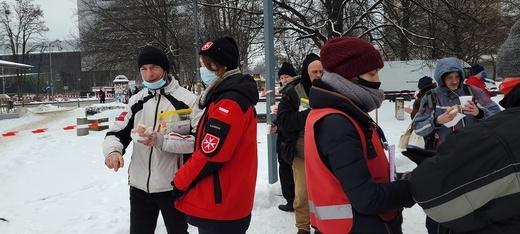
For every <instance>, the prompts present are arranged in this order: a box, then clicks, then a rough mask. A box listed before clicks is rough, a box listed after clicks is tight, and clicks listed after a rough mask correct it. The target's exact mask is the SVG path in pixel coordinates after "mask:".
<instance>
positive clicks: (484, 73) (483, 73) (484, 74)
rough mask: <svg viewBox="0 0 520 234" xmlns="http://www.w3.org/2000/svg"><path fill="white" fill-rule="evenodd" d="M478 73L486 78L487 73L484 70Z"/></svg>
mask: <svg viewBox="0 0 520 234" xmlns="http://www.w3.org/2000/svg"><path fill="white" fill-rule="evenodd" d="M480 75H482V79H486V78H487V73H486V72H484V71H483V72H482V74H480Z"/></svg>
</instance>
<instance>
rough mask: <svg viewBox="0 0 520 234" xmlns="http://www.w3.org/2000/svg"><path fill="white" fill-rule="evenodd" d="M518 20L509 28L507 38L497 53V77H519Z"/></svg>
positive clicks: (519, 26) (519, 30) (519, 21)
mask: <svg viewBox="0 0 520 234" xmlns="http://www.w3.org/2000/svg"><path fill="white" fill-rule="evenodd" d="M519 55H520V20H518V21H516V23H515V25H513V27H511V30H510V31H509V36H507V39H506V41H505V42H504V44H502V47H500V49H499V50H498V53H497V75H498V76H500V77H502V78H504V77H520V56H519Z"/></svg>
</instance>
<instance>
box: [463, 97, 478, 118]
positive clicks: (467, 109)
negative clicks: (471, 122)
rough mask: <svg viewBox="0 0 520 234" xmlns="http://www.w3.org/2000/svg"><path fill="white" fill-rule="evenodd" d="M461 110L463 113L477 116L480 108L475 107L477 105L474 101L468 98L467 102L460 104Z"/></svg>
mask: <svg viewBox="0 0 520 234" xmlns="http://www.w3.org/2000/svg"><path fill="white" fill-rule="evenodd" d="M462 110H463V111H464V114H467V115H473V116H477V115H478V113H479V111H480V109H479V108H478V107H477V105H475V103H474V102H473V101H472V100H469V101H468V104H465V105H464V106H462Z"/></svg>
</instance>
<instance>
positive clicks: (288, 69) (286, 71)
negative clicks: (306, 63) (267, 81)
mask: <svg viewBox="0 0 520 234" xmlns="http://www.w3.org/2000/svg"><path fill="white" fill-rule="evenodd" d="M281 75H289V76H292V77H295V76H296V71H295V70H294V66H293V65H292V64H290V63H288V62H283V64H282V67H280V70H278V77H280V76H281Z"/></svg>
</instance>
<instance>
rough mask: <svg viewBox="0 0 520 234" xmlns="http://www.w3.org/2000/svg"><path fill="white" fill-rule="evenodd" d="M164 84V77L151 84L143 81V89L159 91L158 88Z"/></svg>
mask: <svg viewBox="0 0 520 234" xmlns="http://www.w3.org/2000/svg"><path fill="white" fill-rule="evenodd" d="M165 84H166V80H164V76H163V77H162V78H161V79H160V80H158V81H156V82H153V83H150V82H147V81H146V80H143V85H144V87H146V88H148V89H152V90H156V89H160V88H162V87H164V85H165Z"/></svg>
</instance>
